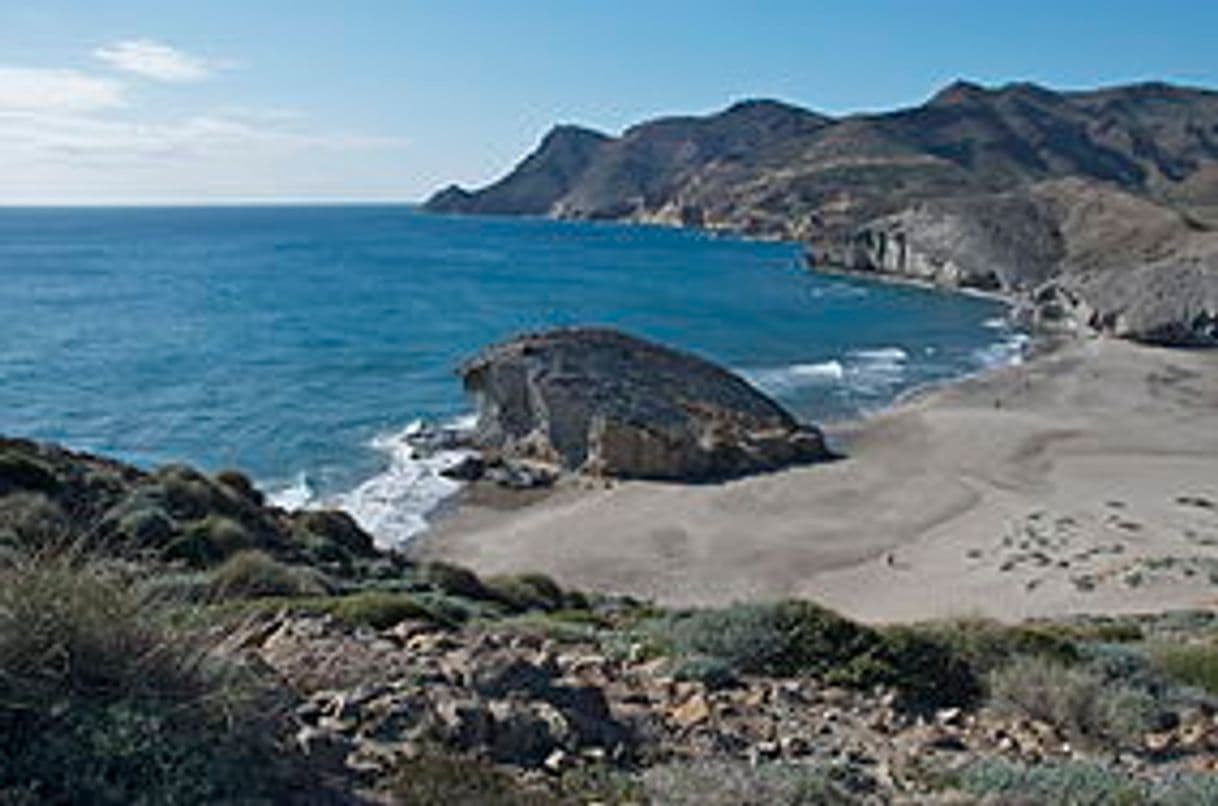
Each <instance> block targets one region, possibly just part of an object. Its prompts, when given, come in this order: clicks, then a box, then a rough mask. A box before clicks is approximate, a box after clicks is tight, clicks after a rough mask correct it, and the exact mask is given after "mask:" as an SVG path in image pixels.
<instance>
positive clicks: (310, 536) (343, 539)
mask: <svg viewBox="0 0 1218 806" xmlns="http://www.w3.org/2000/svg"><path fill="white" fill-rule="evenodd" d="M292 519H293V526H294V529H295V531H296V534H297V536H298V538H301V539H303V540H304V541H305V542H306V543H310V544H312V545H318V544H320V545H322V546H325V547H326V548H325V549H323V551H329V552H330V553H331V554H332V555H334V556H341V557H349V558H352V557H365V558H375V557H376V556H377V550H376V545H375V544H374V542H373V540H372V536H371V535H370V534H368V533H367V532H365V531H364V530H363V529H361V528H360V526H359V524H358V523H356V522H355V519H354V518H352V517H351V516H350V515H348V514H347V513H346V512H343V511H341V510H337V509H316V510H313V509H310V510H303V511H301V512H297V513H295V514H294V515H293V516H292ZM325 559H333V557H327V558H325Z"/></svg>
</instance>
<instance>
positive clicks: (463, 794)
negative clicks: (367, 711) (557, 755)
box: [384, 755, 559, 806]
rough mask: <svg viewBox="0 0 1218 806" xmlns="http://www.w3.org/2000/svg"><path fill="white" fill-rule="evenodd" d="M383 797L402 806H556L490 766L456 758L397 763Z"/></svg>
mask: <svg viewBox="0 0 1218 806" xmlns="http://www.w3.org/2000/svg"><path fill="white" fill-rule="evenodd" d="M384 791H385V794H386V795H388V796H389V797H390V798H391V799H392V802H394V803H400V804H403V806H432V804H445V806H483V805H484V804H500V805H501V806H558V803H559V801H558V800H557V799H556V798H554V797H553V796H551V795H549V794H548V793H545V792H542V791H535V790H530V789H526V788H525V787H524V786H523V785H521V784H520V783H518V782H517V781H516V780H515V779H514V778H512V776H510V775H508V774H507V773H505V772H503V771H502V770H500V769H498V768H497V767H495V766H494V765H493V764H491V763H489V762H486V761H481V760H478V759H472V758H463V757H460V756H447V755H444V756H441V755H423V756H420V757H419V758H415V759H410V760H408V761H403V762H401V763H400V764H399V765H398V767H397V769H396V770H395V772H394V774H393V776H392V777H391V779H390V780H389V782H388V784H387V785H386V786H385V787H384Z"/></svg>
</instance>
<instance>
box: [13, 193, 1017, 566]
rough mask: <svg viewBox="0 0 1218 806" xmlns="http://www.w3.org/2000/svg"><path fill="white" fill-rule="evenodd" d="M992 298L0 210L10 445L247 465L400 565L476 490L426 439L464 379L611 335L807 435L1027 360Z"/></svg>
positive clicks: (565, 233)
mask: <svg viewBox="0 0 1218 806" xmlns="http://www.w3.org/2000/svg"><path fill="white" fill-rule="evenodd" d="M1005 314H1006V308H1005V306H1004V305H1003V304H1002V303H1000V302H997V301H994V300H990V299H984V298H977V297H972V296H966V295H961V294H952V293H945V292H941V291H933V290H924V289H918V288H912V287H907V286H899V285H893V284H887V283H879V282H871V281H866V280H862V279H857V278H851V277H841V276H828V275H821V274H814V273H811V272H809V271H808V270H807V268H806V267H805V264H804V260H803V254H802V251H801V249H800V248H799V247H798V246H795V245H792V244H785V243H775V242H758V241H751V240H745V239H741V238H735V237H722V236H712V235H709V234H706V233H700V232H695V231H689V230H680V229H671V228H663V227H644V226H634V225H624V224H611V223H577V222H557V221H548V220H539V219H512V218H473V217H470V218H463V217H442V216H433V215H428V214H425V213H423V212H421V211H418V210H417V209H414V208H411V207H408V206H391V205H385V206H371V205H369V206H363V205H344V206H251V207H194V208H192V207H163V208H152V207H142V208H134V207H132V208H72V209H69V208H7V209H0V434H4V435H8V436H23V437H30V438H35V439H39V440H51V441H55V442H60V443H64V444H66V445H68V446H70V447H72V448H76V449H79V450H87V451H91V452H98V453H103V454H107V455H111V456H115V457H118V458H121V459H124V460H127V461H130V462H132V463H135V464H137V465H139V466H141V467H145V468H152V467H155V466H158V465H161V464H165V463H170V462H186V463H190V464H193V465H196V466H199V467H202V468H204V469H207V470H211V471H215V470H219V469H223V468H230V467H233V468H239V469H241V470H243V471H244V472H246V473H247V474H249V475H250V476H251V477H253V478H254V479H255V480H256V482H257V483H258V484H259V485H260V486H261V487H262V489H264V490H265V491H267V492H268V494H269V495H270V496H271V498H272V500H274V501H276V502H277V503H280V504H281V505H284V506H290V507H303V506H337V507H341V508H345V509H347V510H348V511H350V512H351V513H352V514H353V515H354V516H355V517H356V518H357V519H358V520H359V521H360V522H361V523H362V524H363V525H364V526H365V527H367V528H368V529H369V530H370V531H371V532H372V533H373V534H374V535H375V536H376V537H377V539H378V540H379V541H380V542H382V543H383V544H385V545H400V544H402V543H403V542H405V541H407V540H409V539H410V538H412V537H414V536H415V535H418V534H419V533H420V532H422V531H424V530H425V529H426V527H427V518H428V515H429V513H431V512H433V511H434V509H435V508H436V507H437V505H439V504H440V503H441V502H442V501H443V500H444V499H446V498H447V497H448V496H451V495H452V494H453V493H454V492H455V491H456V490H457V489H458V485H457V483H456V482H453V481H450V480H448V479H445V478H443V477H442V476H440V475H439V470H440V469H442V468H443V467H444V466H446V465H447V464H449V463H450V462H452V461H454V460H455V459H456V458H457V456H456V455H455V454H452V453H450V452H441V453H439V454H435V455H429V456H420V455H418V453H417V452H416V451H415V450H414V449H413V448H412V447H411V440H410V435H411V434H413V433H417V432H418V431H419V430H420V429H422V428H424V427H426V424H435V425H445V424H448V425H453V424H456V425H468V424H469V423H470V422H471V417H472V410H473V404H472V402H471V401H470V400H469V399H468V398H467V396H466V395H465V394H464V392H463V390H462V388H461V384H460V382H459V379H458V377H457V375H456V374H455V369H456V367H457V366H458V365H459V364H460V362H461V361H462V360H463V359H465V358H468V357H469V356H471V355H473V354H474V353H476V352H477V351H478V350H479V348H481V347H483V346H485V345H487V344H490V343H493V342H495V341H497V340H501V339H505V338H508V337H510V336H512V335H513V334H517V333H520V332H522V331H530V330H537V329H541V328H548V327H553V326H560V325H585V324H596V325H607V326H612V327H617V328H621V329H624V330H626V331H629V332H631V333H633V334H636V335H639V336H643V337H646V338H650V339H655V340H658V341H660V342H663V343H665V344H668V345H671V346H674V347H678V348H681V349H684V350H689V351H693V352H695V353H698V354H700V355H702V356H705V357H707V358H709V359H711V360H713V361H715V362H718V363H719V364H721V365H723V366H726V367H728V368H730V369H732V370H735V371H736V372H738V373H739V374H741V375H742V376H744V377H745V378H747V379H748V380H750V381H752V382H753V383H754V384H755V385H756V386H758V387H760V388H761V389H762V390H764V391H765V392H767V393H769V394H770V395H772V396H773V397H775V398H776V399H777V400H779V401H780V402H781V403H783V404H785V405H786V406H787V407H788V408H789V409H790V410H792V411H793V412H794V413H796V414H797V415H798V416H800V417H801V418H804V419H806V420H809V421H812V422H817V423H824V422H829V421H839V420H843V419H851V418H857V417H861V416H866V415H868V414H870V413H873V412H875V411H878V410H881V409H883V408H885V407H887V406H890V405H892V403H893V402H894V401H895V400H897V399H898V397H899V396H901V395H903V394H905V393H908V392H910V391H911V390H914V389H917V388H919V387H922V386H925V385H928V384H936V383H941V382H944V381H949V380H951V379H955V378H959V377H962V376H966V375H969V374H973V373H977V372H979V371H983V370H985V369H987V368H990V367H995V366H1000V365H1003V364H1008V363H1012V362H1017V361H1018V360H1019V359H1020V356H1021V355H1022V352H1023V349H1024V344H1025V342H1026V338H1025V337H1024V335H1023V334H1021V333H1020V332H1018V331H1017V330H1015V329H1013V328H1012V326H1011V325H1010V324H1009V323H1008V320H1007V317H1006V316H1005Z"/></svg>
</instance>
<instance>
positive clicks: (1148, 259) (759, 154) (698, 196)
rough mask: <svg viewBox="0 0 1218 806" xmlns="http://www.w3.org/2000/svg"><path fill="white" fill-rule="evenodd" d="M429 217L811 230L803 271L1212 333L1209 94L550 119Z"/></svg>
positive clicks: (442, 199)
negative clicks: (524, 148) (611, 131)
mask: <svg viewBox="0 0 1218 806" xmlns="http://www.w3.org/2000/svg"><path fill="white" fill-rule="evenodd" d="M426 209H428V210H430V211H433V212H442V213H468V214H502V215H546V216H550V217H555V218H568V219H612V220H625V221H637V222H646V223H659V224H667V225H675V226H693V227H699V228H705V229H709V230H716V231H729V232H735V233H742V234H747V235H752V236H758V237H767V238H781V239H786V240H793V241H798V242H801V243H803V244H805V245H806V247H807V254H808V256H809V263H810V264H811V265H813V266H817V267H821V266H826V267H835V268H845V269H850V270H858V271H867V272H881V273H884V274H888V275H892V276H896V277H902V278H909V279H914V280H919V281H926V282H932V283H935V284H938V285H944V286H948V287H974V288H982V289H986V290H991V291H997V292H1001V293H1006V294H1008V295H1010V296H1011V297H1013V298H1016V299H1018V300H1020V301H1022V302H1024V303H1026V304H1027V306H1028V311H1029V313H1028V319H1029V321H1033V322H1036V323H1045V324H1049V323H1056V324H1058V325H1061V324H1062V323H1065V324H1067V325H1069V326H1071V327H1074V328H1076V329H1077V328H1091V329H1095V330H1099V331H1103V332H1108V333H1111V334H1113V335H1117V336H1122V337H1129V338H1135V339H1140V340H1145V341H1151V342H1158V343H1169V344H1178V343H1188V344H1208V343H1215V342H1218V328H1216V326H1215V321H1216V320H1218V236H1215V235H1214V234H1213V231H1212V228H1213V222H1214V221H1215V216H1216V213H1218V93H1215V92H1212V91H1209V90H1202V89H1191V88H1184V87H1176V86H1171V85H1167V84H1161V83H1147V84H1138V85H1130V86H1123V87H1113V88H1107V89H1100V90H1094V91H1086V92H1055V91H1052V90H1049V89H1046V88H1043V87H1039V86H1036V85H1033V84H1026V83H1020V84H1010V85H1006V86H1002V87H998V88H986V87H981V86H978V85H975V84H970V83H967V82H957V83H954V84H952V85H950V86H948V87H946V88H945V89H943V90H942V91H940V92H939V93H937V94H936V95H935V96H934V97H932V98H931V99H930V100H929V101H928V102H927V103H925V104H923V105H921V106H917V107H913V108H909V109H902V110H897V111H893V112H887V113H881V114H867V115H855V116H850V117H845V118H840V119H834V118H830V117H827V116H824V115H820V114H816V113H814V112H809V111H807V110H803V109H800V108H798V107H795V106H791V105H788V104H783V103H779V102H776V101H767V100H759V101H747V102H743V103H738V104H736V105H734V106H732V107H730V108H729V109H727V110H725V111H723V112H720V113H717V114H714V115H709V116H705V117H675V118H665V119H660V120H656V121H651V122H647V123H643V124H640V125H638V126H634V127H632V128H630V129H627V130H626V131H625V132H623V133H622V134H621V135H620V136H618V137H611V136H608V135H603V134H598V133H595V132H591V131H589V130H586V129H578V128H575V127H569V126H567V127H559V128H557V129H555V130H554V131H552V132H551V133H550V134H549V135H547V136H546V138H545V139H544V140H543V142H542V144H541V146H540V147H539V148H538V149H537V150H536V151H535V152H534V153H533V154H531V155H530V156H529V157H528V158H526V159H525V160H524V161H523V162H522V163H521V164H520V165H519V166H518V167H517V168H516V169H514V170H513V171H512V172H511V173H509V174H508V175H507V176H506V177H504V178H503V179H501V180H500V181H498V182H495V183H494V184H492V185H490V186H488V187H487V188H484V189H481V190H476V191H467V190H462V189H460V188H449V189H447V190H445V191H443V192H441V193H439V194H437V195H436V196H435V197H433V198H432V199H431V200H430V201H429V202H428V203H427V205H426Z"/></svg>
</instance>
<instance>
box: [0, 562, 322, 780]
mask: <svg viewBox="0 0 1218 806" xmlns="http://www.w3.org/2000/svg"><path fill="white" fill-rule="evenodd" d="M163 615H165V614H163V613H162V612H161V611H158V610H157V609H155V608H152V607H149V605H148V603H147V602H145V601H142V600H141V599H140V598H139V597H137V596H135V595H134V594H133V593H132V592H131V591H130V590H129V589H127V588H125V587H123V586H121V585H120V584H118V583H117V582H115V581H112V580H111V579H109V578H107V577H105V576H104V575H102V574H101V573H100V572H98V571H95V570H92V569H89V568H79V567H75V566H72V565H70V564H69V563H68V562H67V561H65V560H55V561H41V562H39V563H27V564H26V565H24V566H23V567H21V568H19V569H15V570H12V571H6V572H0V792H3V793H5V794H6V795H7V794H15V795H19V794H21V793H28V794H30V795H31V796H32V797H33V799H34V800H36V801H37V802H41V803H48V802H50V803H101V804H110V803H114V804H119V803H123V804H125V803H200V802H217V801H225V802H232V801H235V800H242V801H245V802H248V801H251V800H263V801H271V800H276V799H277V798H278V797H280V796H282V795H284V794H286V792H287V788H288V787H289V785H290V784H289V781H290V780H291V779H292V778H293V777H297V778H298V779H299V781H300V784H301V786H304V782H305V781H307V780H309V778H308V771H307V770H306V769H303V768H300V767H297V766H295V765H294V764H292V763H291V757H290V756H288V755H285V754H282V753H281V752H280V751H279V750H278V749H277V748H276V743H275V738H276V736H275V731H276V730H277V728H278V726H279V724H280V723H279V722H278V721H277V720H278V715H279V714H280V713H281V707H280V706H281V705H284V704H286V703H283V702H282V701H281V700H279V698H278V697H277V696H274V694H273V692H271V691H270V690H269V689H267V688H265V687H264V686H262V685H261V684H260V683H259V682H258V681H256V680H255V679H254V678H253V677H252V675H251V674H250V673H249V672H246V671H243V670H242V669H241V668H239V667H236V666H233V665H232V664H231V663H228V662H225V661H223V660H222V659H220V658H218V657H216V656H214V655H213V654H211V653H210V651H209V650H208V648H207V647H206V645H204V644H202V643H201V642H200V641H199V640H198V639H196V638H194V637H192V636H191V635H189V634H184V633H180V632H176V631H172V630H170V629H169V628H168V627H166V626H165V624H166V622H165V621H164V620H163V618H162V616H163ZM289 767H291V769H289Z"/></svg>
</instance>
